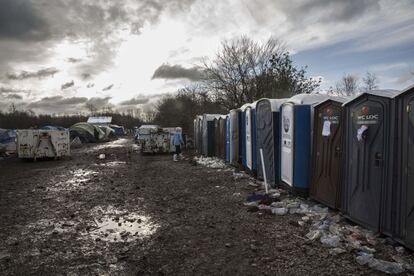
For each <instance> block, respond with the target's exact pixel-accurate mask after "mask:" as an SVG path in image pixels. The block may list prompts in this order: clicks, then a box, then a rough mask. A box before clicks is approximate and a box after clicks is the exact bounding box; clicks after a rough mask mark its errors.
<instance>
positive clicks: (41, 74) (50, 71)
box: [7, 67, 59, 80]
mask: <svg viewBox="0 0 414 276" xmlns="http://www.w3.org/2000/svg"><path fill="white" fill-rule="evenodd" d="M58 72H59V70H58V69H56V68H54V67H50V68H45V69H41V70H39V71H35V72H28V71H20V72H18V73H7V78H8V79H9V80H24V79H31V78H45V77H49V76H52V77H53V76H54V75H55V74H56V73H58Z"/></svg>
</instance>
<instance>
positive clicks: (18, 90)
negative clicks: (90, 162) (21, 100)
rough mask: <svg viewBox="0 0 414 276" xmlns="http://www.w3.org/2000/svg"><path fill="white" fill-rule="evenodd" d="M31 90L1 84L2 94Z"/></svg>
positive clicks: (0, 91)
mask: <svg viewBox="0 0 414 276" xmlns="http://www.w3.org/2000/svg"><path fill="white" fill-rule="evenodd" d="M28 92H30V91H29V90H25V89H18V88H13V87H7V86H0V94H8V93H28Z"/></svg>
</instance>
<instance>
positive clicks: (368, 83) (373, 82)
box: [362, 72, 378, 91]
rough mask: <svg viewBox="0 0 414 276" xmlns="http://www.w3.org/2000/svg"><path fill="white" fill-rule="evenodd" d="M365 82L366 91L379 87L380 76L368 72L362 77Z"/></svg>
mask: <svg viewBox="0 0 414 276" xmlns="http://www.w3.org/2000/svg"><path fill="white" fill-rule="evenodd" d="M362 82H363V84H364V87H363V88H364V91H371V90H375V89H378V78H377V75H375V73H371V72H367V73H366V75H365V77H364V78H363V79H362Z"/></svg>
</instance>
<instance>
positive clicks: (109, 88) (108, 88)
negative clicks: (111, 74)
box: [102, 84, 114, 91]
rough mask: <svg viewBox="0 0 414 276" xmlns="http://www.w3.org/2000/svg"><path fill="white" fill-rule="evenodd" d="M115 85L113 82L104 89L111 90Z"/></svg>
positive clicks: (103, 89)
mask: <svg viewBox="0 0 414 276" xmlns="http://www.w3.org/2000/svg"><path fill="white" fill-rule="evenodd" d="M113 87H114V85H113V84H111V85H108V86H107V87H104V88H102V91H108V90H111V89H112V88H113Z"/></svg>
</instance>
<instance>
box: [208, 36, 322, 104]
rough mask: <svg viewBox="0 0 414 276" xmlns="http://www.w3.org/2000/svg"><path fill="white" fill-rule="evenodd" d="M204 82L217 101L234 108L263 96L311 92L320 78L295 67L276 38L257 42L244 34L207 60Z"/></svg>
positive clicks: (273, 96)
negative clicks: (310, 75) (311, 76)
mask: <svg viewBox="0 0 414 276" xmlns="http://www.w3.org/2000/svg"><path fill="white" fill-rule="evenodd" d="M202 67H203V68H204V72H205V77H206V79H205V84H206V86H207V87H208V89H209V90H210V91H212V92H213V93H212V94H213V95H214V98H215V100H216V101H217V102H218V103H219V104H221V105H222V106H224V107H226V108H227V109H232V108H236V107H240V106H242V105H243V104H245V103H248V102H253V101H255V100H258V99H260V98H263V97H269V98H283V97H290V96H291V95H292V94H296V93H309V92H312V91H313V90H314V89H315V88H316V87H318V86H319V82H320V81H318V80H312V79H308V78H306V77H305V74H306V67H304V68H300V69H298V68H296V67H295V66H294V65H293V62H292V60H291V58H290V55H289V52H287V51H286V50H285V46H284V44H283V43H282V42H281V41H279V40H277V39H274V38H270V39H268V40H267V41H266V42H265V43H258V42H255V41H253V40H252V39H250V38H247V37H245V36H242V37H239V38H236V39H233V40H225V41H223V42H222V44H221V49H220V50H219V51H218V53H217V54H216V56H215V58H214V59H213V60H212V61H209V60H205V61H204V63H203V65H202Z"/></svg>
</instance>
